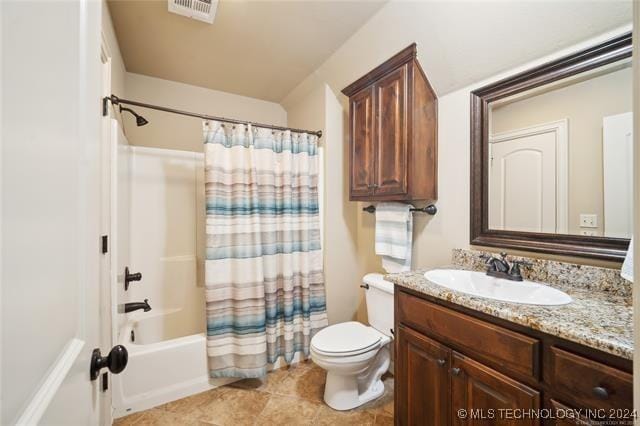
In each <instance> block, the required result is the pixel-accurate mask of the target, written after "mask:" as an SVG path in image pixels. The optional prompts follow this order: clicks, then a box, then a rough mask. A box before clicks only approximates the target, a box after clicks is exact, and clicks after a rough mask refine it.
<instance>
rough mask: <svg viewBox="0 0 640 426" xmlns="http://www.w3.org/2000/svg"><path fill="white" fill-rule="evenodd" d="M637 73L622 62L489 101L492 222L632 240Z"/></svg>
mask: <svg viewBox="0 0 640 426" xmlns="http://www.w3.org/2000/svg"><path fill="white" fill-rule="evenodd" d="M631 111H632V73H631V61H630V60H624V61H619V62H616V63H613V64H609V65H607V66H603V67H600V68H597V69H595V70H591V71H589V72H585V73H582V74H579V75H577V76H573V77H570V78H566V79H563V80H559V81H556V82H554V83H551V84H546V85H544V86H540V87H538V88H535V89H532V90H529V91H526V92H521V93H518V94H517V95H514V96H511V97H508V98H504V99H501V100H499V101H495V102H492V103H490V104H489V150H488V151H489V153H488V155H489V159H488V160H489V162H488V164H489V170H488V174H489V176H488V183H489V202H488V204H489V228H490V229H499V230H509V231H525V232H544V233H557V234H576V235H587V236H605V237H615V238H630V237H631V235H632V223H633V211H632V190H633V188H632V182H633V179H632V177H633V171H632V157H633V156H632V151H631V150H632V113H631Z"/></svg>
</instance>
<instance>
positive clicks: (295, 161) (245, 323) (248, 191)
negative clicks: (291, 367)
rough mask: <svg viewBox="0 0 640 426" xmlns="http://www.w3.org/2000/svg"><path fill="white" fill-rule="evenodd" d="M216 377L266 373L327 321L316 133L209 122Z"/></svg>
mask: <svg viewBox="0 0 640 426" xmlns="http://www.w3.org/2000/svg"><path fill="white" fill-rule="evenodd" d="M203 127H204V143H205V145H204V146H205V191H206V205H207V218H206V261H205V282H206V301H207V308H206V309H207V311H206V315H207V354H208V356H209V372H210V376H211V377H260V376H264V375H265V374H266V372H267V367H268V364H269V363H273V362H275V361H276V360H277V359H278V358H279V357H281V356H283V357H284V360H285V361H286V362H287V363H289V362H291V360H292V359H293V356H294V354H295V353H296V352H301V353H302V354H304V355H305V356H308V354H309V344H310V341H311V337H312V336H313V335H314V334H315V333H316V332H317V331H318V330H320V329H321V328H322V327H325V326H326V325H327V314H326V305H325V289H324V277H323V270H322V253H321V248H320V220H319V211H318V167H319V164H318V140H317V137H316V136H313V135H309V134H306V133H294V132H290V131H283V132H280V131H272V130H271V129H266V128H260V127H257V126H251V125H246V126H245V125H230V124H224V123H221V122H217V121H206V122H204V124H203Z"/></svg>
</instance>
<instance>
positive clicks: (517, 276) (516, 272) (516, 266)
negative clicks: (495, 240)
mask: <svg viewBox="0 0 640 426" xmlns="http://www.w3.org/2000/svg"><path fill="white" fill-rule="evenodd" d="M521 266H524V267H527V268H528V267H530V266H533V263H531V262H527V261H526V260H514V261H513V262H511V269H510V270H509V275H510V276H511V277H512V278H513V279H514V280H515V281H522V274H521V272H520V267H521Z"/></svg>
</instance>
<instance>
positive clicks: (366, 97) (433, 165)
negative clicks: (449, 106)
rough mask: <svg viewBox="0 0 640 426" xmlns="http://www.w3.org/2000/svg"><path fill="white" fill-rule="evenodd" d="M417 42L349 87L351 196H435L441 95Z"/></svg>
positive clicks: (384, 198)
mask: <svg viewBox="0 0 640 426" xmlns="http://www.w3.org/2000/svg"><path fill="white" fill-rule="evenodd" d="M416 52H417V50H416V45H415V43H414V44H412V45H411V46H409V47H407V48H406V49H404V50H403V51H401V52H400V53H398V54H396V55H395V56H393V57H392V58H391V59H389V60H388V61H386V62H385V63H383V64H382V65H380V66H379V67H377V68H375V69H374V70H372V71H371V72H369V73H368V74H366V75H365V76H363V77H362V78H360V79H358V80H357V81H355V82H354V83H352V84H350V85H349V86H347V87H346V88H345V89H343V90H342V93H344V94H345V95H347V96H349V147H350V150H349V161H350V164H349V171H350V189H349V199H350V200H351V201H411V200H425V201H435V200H436V199H437V196H438V194H437V191H438V169H437V162H438V153H437V145H438V134H437V110H438V105H437V97H436V94H435V92H434V91H433V89H432V88H431V85H430V84H429V81H428V80H427V77H426V76H425V74H424V72H423V71H422V68H421V67H420V64H419V63H418V60H417V59H416Z"/></svg>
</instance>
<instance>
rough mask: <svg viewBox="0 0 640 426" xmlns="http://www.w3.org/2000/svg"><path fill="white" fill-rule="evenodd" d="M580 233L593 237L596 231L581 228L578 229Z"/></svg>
mask: <svg viewBox="0 0 640 426" xmlns="http://www.w3.org/2000/svg"><path fill="white" fill-rule="evenodd" d="M580 235H586V236H587V237H595V236H596V231H594V230H592V229H582V230H580Z"/></svg>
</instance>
